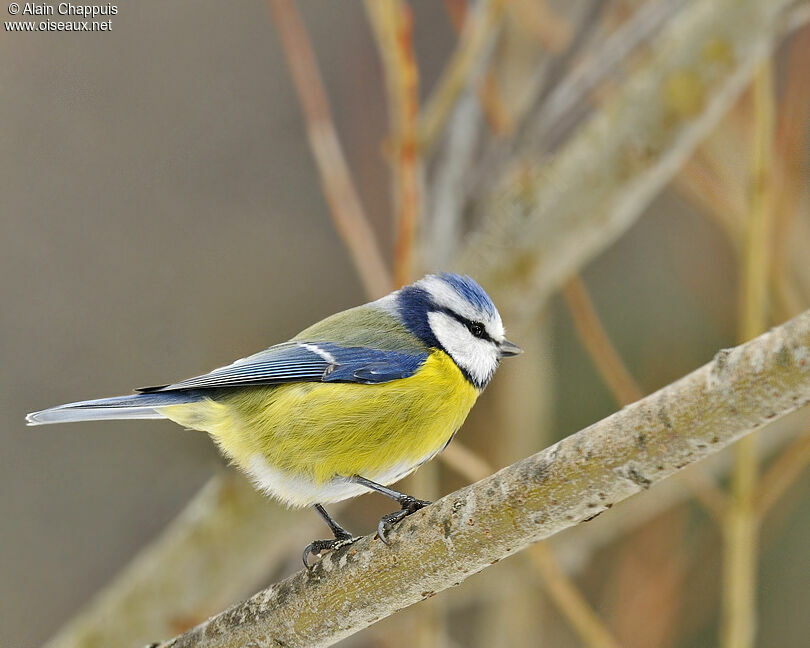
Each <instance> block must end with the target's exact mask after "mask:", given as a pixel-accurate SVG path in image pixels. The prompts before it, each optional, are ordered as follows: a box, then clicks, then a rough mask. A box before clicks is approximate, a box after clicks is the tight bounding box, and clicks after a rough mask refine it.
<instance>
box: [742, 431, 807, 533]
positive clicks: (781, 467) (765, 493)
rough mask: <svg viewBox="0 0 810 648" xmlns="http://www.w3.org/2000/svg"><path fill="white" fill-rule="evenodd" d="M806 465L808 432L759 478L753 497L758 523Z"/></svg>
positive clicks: (785, 450)
mask: <svg viewBox="0 0 810 648" xmlns="http://www.w3.org/2000/svg"><path fill="white" fill-rule="evenodd" d="M807 464H810V432H805V433H804V434H802V435H801V436H800V437H799V438H798V439H796V440H795V441H793V443H791V444H790V445H789V446H788V447H787V448H785V449H784V450H783V451H782V453H781V454H780V455H779V456H778V457H777V458H776V459H775V460H774V461H773V463H772V464H771V465H770V466H769V467H768V470H767V471H766V472H765V473H764V474H763V475H762V477H761V478H760V480H759V484H758V487H757V492H756V494H755V496H754V497H755V502H754V507H755V509H756V514H757V517H758V518H759V520H760V521H761V520H762V518H763V517H764V516H765V515H767V513H768V511H769V510H770V509H771V507H773V505H774V504H776V502H778V501H779V499H780V498H781V497H782V496H783V495H784V494H785V493H786V492H787V490H788V488H790V487H791V486H792V485H793V483H794V482H795V481H796V480H797V479H798V478H799V476H800V475H801V474H802V471H803V470H804V469H805V468H806V467H807Z"/></svg>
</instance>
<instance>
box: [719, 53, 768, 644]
mask: <svg viewBox="0 0 810 648" xmlns="http://www.w3.org/2000/svg"><path fill="white" fill-rule="evenodd" d="M753 91H754V103H755V128H754V146H753V155H754V159H753V168H752V179H751V204H750V212H749V215H748V222H747V223H746V232H745V234H746V236H745V243H744V253H743V257H742V268H741V270H742V271H741V274H742V278H741V281H740V286H741V288H740V289H741V296H740V338H741V339H743V340H747V339H750V338H751V337H753V336H754V335H758V334H759V333H761V332H762V331H763V330H764V329H765V326H766V322H767V313H768V302H767V288H768V278H769V275H770V250H771V229H772V225H773V197H772V196H771V193H770V184H771V183H770V174H771V166H772V160H773V133H774V97H773V80H772V73H771V63H770V61H767V62H765V63H763V64H762V65H761V67H760V68H759V70H758V72H757V75H756V77H755V80H754V87H753ZM758 463H759V458H758V453H757V445H756V436H755V435H751V436H749V437H747V438H745V439H743V440H742V441H740V443H738V444H737V446H736V447H735V448H734V470H733V472H732V476H731V493H730V501H729V506H728V510H727V512H726V524H725V525H724V534H723V537H724V541H725V544H724V549H725V553H724V555H723V575H724V584H723V628H722V644H723V645H724V646H726V647H727V648H748V647H749V646H753V645H754V641H755V636H756V625H757V624H756V620H757V607H756V577H757V573H756V572H757V553H758V548H757V544H758V532H757V526H758V520H757V517H756V512H755V510H754V498H755V494H756V486H757V471H758Z"/></svg>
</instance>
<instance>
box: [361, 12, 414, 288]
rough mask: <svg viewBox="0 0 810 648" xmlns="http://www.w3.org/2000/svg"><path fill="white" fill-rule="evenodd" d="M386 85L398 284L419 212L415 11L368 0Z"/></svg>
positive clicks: (407, 277)
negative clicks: (414, 48)
mask: <svg viewBox="0 0 810 648" xmlns="http://www.w3.org/2000/svg"><path fill="white" fill-rule="evenodd" d="M366 13H367V14H368V17H369V21H370V22H371V25H372V28H373V30H374V36H375V38H376V41H377V48H378V49H379V51H380V58H381V59H382V62H383V70H384V72H385V81H386V86H387V88H388V112H389V115H390V124H391V140H392V142H393V149H394V150H393V165H392V179H393V183H392V184H393V188H394V189H393V194H394V213H395V214H396V215H397V235H396V242H395V246H394V287H395V288H399V287H400V286H403V285H405V284H407V283H409V282H410V281H411V275H412V266H413V247H414V239H415V236H416V228H417V224H418V222H419V215H420V212H421V197H420V193H421V192H420V188H419V176H420V171H419V158H418V155H417V127H418V121H417V118H418V113H419V69H418V67H417V65H416V58H415V56H414V52H413V14H412V12H411V10H410V8H409V7H408V5H407V4H405V3H404V2H403V1H402V0H366Z"/></svg>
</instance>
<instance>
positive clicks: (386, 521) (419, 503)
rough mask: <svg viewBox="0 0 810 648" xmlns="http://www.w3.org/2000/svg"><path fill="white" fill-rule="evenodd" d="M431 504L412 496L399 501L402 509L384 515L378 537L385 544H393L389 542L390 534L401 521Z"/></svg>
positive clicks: (380, 522)
mask: <svg viewBox="0 0 810 648" xmlns="http://www.w3.org/2000/svg"><path fill="white" fill-rule="evenodd" d="M429 504H430V502H428V501H425V500H420V499H416V498H415V497H411V496H410V495H406V496H405V497H403V498H402V499H400V500H399V505H400V506H401V507H402V508H401V509H400V510H399V511H394V512H393V513H389V514H388V515H383V516H382V518H381V519H380V521H379V523H378V524H377V535H378V536H379V538H380V540H382V541H383V543H384V544H391V543H390V542H388V532H389V531H390V530H391V528H392V527H393V526H394V525H395V524H396V523H397V522H399V521H401V520H404V519H405V518H406V517H408V516H409V515H410V514H411V513H415V512H416V511H418V510H419V509H423V508H425V507H426V506H428V505H429Z"/></svg>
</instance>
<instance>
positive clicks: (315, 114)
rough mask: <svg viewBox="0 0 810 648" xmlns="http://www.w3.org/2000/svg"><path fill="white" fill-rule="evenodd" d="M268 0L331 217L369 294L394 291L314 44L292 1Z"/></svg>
mask: <svg viewBox="0 0 810 648" xmlns="http://www.w3.org/2000/svg"><path fill="white" fill-rule="evenodd" d="M268 2H269V4H270V9H271V11H272V13H273V19H274V22H275V24H276V27H277V29H278V34H279V36H280V38H281V43H282V45H283V47H284V55H285V57H286V58H287V65H288V66H289V68H290V74H291V75H292V78H293V81H294V83H295V89H296V91H297V92H298V98H299V100H300V101H301V107H302V109H303V111H304V117H305V119H306V126H307V136H308V137H309V144H310V147H311V148H312V153H313V155H314V156H315V162H316V163H317V165H318V172H319V174H320V179H321V186H322V187H323V192H324V194H325V195H326V199H327V201H328V202H329V207H330V213H331V215H332V220H333V221H334V223H335V227H336V228H337V231H338V234H340V236H341V238H342V239H343V242H344V243H345V245H346V248H347V249H348V250H349V253H350V255H351V258H352V261H353V262H354V265H355V268H356V269H357V272H358V274H359V275H360V278H361V279H362V281H363V285H364V286H365V288H366V292H368V293H369V294H371V295H375V296H377V297H379V296H381V295H384V294H385V293H387V292H388V291H389V290H390V289H391V276H390V273H389V272H388V268H387V267H386V265H385V261H384V260H383V255H382V253H381V252H380V248H379V246H378V245H377V241H376V239H375V236H374V231H373V230H372V229H371V225H370V224H369V220H368V217H367V216H366V214H365V212H364V210H363V206H362V204H361V203H360V197H359V196H358V194H357V190H356V189H355V187H354V184H353V182H352V179H351V173H350V172H349V165H348V164H347V162H346V158H345V157H344V155H343V150H342V149H341V146H340V140H339V139H338V136H337V132H336V130H335V126H334V123H333V121H332V115H331V111H330V110H329V101H328V99H327V97H326V91H325V90H324V87H323V81H322V80H321V75H320V73H319V72H318V64H317V62H316V60H315V53H314V52H313V49H312V44H311V43H310V41H309V37H308V36H307V32H306V29H305V28H304V25H303V23H302V22H301V17H300V16H299V15H298V10H297V9H296V7H295V4H294V3H293V2H292V0H268Z"/></svg>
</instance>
